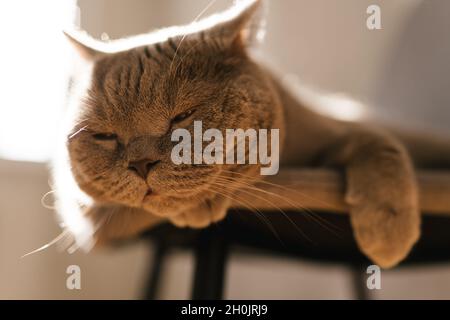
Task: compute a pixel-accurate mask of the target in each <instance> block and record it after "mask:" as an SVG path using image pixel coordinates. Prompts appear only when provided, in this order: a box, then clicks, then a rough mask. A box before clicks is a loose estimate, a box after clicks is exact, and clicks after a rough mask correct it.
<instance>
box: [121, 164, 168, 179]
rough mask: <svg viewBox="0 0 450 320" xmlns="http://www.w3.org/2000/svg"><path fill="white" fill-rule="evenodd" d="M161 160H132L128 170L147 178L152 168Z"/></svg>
mask: <svg viewBox="0 0 450 320" xmlns="http://www.w3.org/2000/svg"><path fill="white" fill-rule="evenodd" d="M159 162H161V161H160V160H152V159H142V160H138V161H130V163H129V164H128V170H131V171H133V172H135V173H137V175H139V176H140V177H141V178H142V179H144V180H146V179H147V176H148V173H149V172H150V170H152V168H153V167H154V166H155V165H157V164H158V163H159Z"/></svg>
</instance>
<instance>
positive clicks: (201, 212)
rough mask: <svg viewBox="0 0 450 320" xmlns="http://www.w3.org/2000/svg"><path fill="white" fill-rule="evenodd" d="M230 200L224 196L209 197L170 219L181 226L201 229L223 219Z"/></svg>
mask: <svg viewBox="0 0 450 320" xmlns="http://www.w3.org/2000/svg"><path fill="white" fill-rule="evenodd" d="M229 204H230V201H228V200H227V199H225V198H222V197H216V198H214V199H211V200H210V199H207V200H204V201H203V202H202V203H200V204H199V205H198V206H195V207H194V208H192V209H188V210H185V211H183V212H181V213H180V214H178V215H177V216H174V217H171V218H170V221H171V222H172V223H173V224H174V225H175V226H177V227H180V228H186V227H189V228H194V229H201V228H206V227H208V226H210V225H211V224H213V223H216V222H219V221H221V220H223V219H224V218H225V216H226V214H227V211H228V208H229Z"/></svg>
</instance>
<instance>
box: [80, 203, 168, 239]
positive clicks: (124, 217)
mask: <svg viewBox="0 0 450 320" xmlns="http://www.w3.org/2000/svg"><path fill="white" fill-rule="evenodd" d="M86 217H88V218H89V219H90V220H91V221H92V223H93V225H94V228H95V233H94V238H95V244H96V245H102V244H105V243H108V242H110V241H114V240H120V239H126V238H129V237H131V236H136V235H138V234H139V233H141V232H143V231H145V230H148V229H150V228H152V227H155V226H157V225H159V224H161V223H163V222H164V221H165V219H163V218H160V217H157V216H155V215H153V214H152V213H150V212H148V211H145V210H143V209H140V208H130V207H126V206H121V205H116V204H94V205H92V206H91V207H90V208H88V210H87V212H86Z"/></svg>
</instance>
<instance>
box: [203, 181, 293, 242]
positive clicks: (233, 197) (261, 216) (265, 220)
mask: <svg viewBox="0 0 450 320" xmlns="http://www.w3.org/2000/svg"><path fill="white" fill-rule="evenodd" d="M218 187H220V188H222V189H221V190H219V191H217V190H216V189H214V188H212V190H213V192H214V193H216V194H218V195H221V196H224V197H226V198H228V199H230V200H231V201H236V202H238V203H240V204H241V205H243V206H244V208H247V209H248V210H250V211H251V212H253V213H255V214H256V217H258V219H260V220H261V221H262V222H263V223H264V224H265V225H266V226H267V227H268V228H269V230H270V231H271V232H272V233H273V235H274V236H275V238H277V240H278V241H279V242H280V243H281V244H282V245H284V243H283V241H282V240H281V238H280V235H279V234H278V232H277V231H276V230H275V227H274V226H273V225H272V224H271V222H270V220H269V219H268V218H267V217H266V216H265V215H264V214H263V213H262V212H261V211H259V210H258V209H257V208H256V207H254V206H253V205H251V204H249V203H248V202H247V201H245V203H244V200H242V199H240V200H239V199H237V197H236V195H233V194H231V195H226V194H225V193H224V191H223V186H220V185H218Z"/></svg>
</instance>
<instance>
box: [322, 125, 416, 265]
mask: <svg viewBox="0 0 450 320" xmlns="http://www.w3.org/2000/svg"><path fill="white" fill-rule="evenodd" d="M332 149H333V150H332V151H331V152H330V154H329V156H330V158H329V159H332V162H333V164H334V165H339V166H341V167H343V168H344V169H345V173H346V181H347V190H346V202H347V203H348V204H349V205H350V208H351V209H350V219H351V224H352V227H353V230H354V235H355V238H356V241H357V243H358V246H359V247H360V249H361V250H362V252H364V253H365V254H366V255H367V256H368V257H369V258H370V259H371V260H373V261H374V262H375V263H376V264H378V265H379V266H381V267H384V268H389V267H393V266H395V265H396V264H398V263H399V262H400V261H402V260H403V259H404V258H405V257H406V256H407V255H408V253H409V252H410V250H411V248H412V246H413V245H414V244H415V243H416V241H417V240H418V238H419V235H420V213H419V205H418V191H417V183H416V179H415V174H414V169H413V165H412V161H411V159H410V156H409V154H408V152H407V151H406V149H405V148H404V146H403V145H402V144H401V143H400V142H398V141H397V140H395V139H394V138H392V137H391V136H389V135H387V134H385V133H382V132H376V131H370V130H367V129H364V128H353V129H351V130H350V132H349V134H347V135H346V136H345V137H343V138H342V139H340V141H339V142H338V143H337V144H335V145H334V146H333V148H332Z"/></svg>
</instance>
